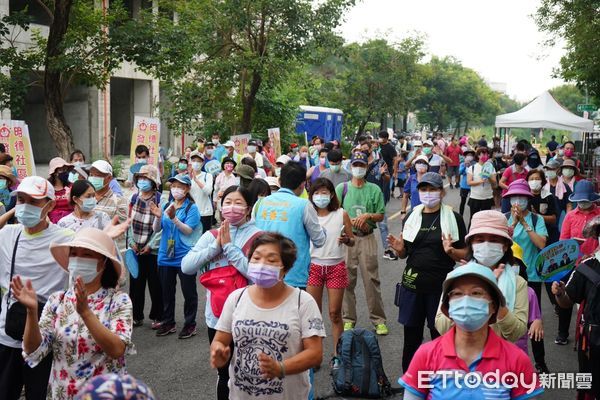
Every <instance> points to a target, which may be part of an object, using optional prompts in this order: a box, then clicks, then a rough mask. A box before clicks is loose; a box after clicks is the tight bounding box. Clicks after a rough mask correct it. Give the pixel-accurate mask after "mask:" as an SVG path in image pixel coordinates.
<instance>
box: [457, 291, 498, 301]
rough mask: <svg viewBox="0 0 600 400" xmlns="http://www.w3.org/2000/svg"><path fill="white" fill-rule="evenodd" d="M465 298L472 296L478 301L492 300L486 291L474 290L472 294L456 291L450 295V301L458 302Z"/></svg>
mask: <svg viewBox="0 0 600 400" xmlns="http://www.w3.org/2000/svg"><path fill="white" fill-rule="evenodd" d="M464 296H471V297H474V298H476V299H485V300H491V298H490V295H489V294H488V292H486V291H485V290H484V289H473V290H471V291H470V292H463V291H462V290H458V289H454V290H451V291H450V292H449V293H448V299H449V300H458V299H461V298H463V297H464Z"/></svg>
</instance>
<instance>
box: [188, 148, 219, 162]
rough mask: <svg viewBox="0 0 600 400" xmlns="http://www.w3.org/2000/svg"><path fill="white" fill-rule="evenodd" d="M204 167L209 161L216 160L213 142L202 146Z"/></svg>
mask: <svg viewBox="0 0 600 400" xmlns="http://www.w3.org/2000/svg"><path fill="white" fill-rule="evenodd" d="M193 153H194V152H192V153H190V158H191V157H192V154H193ZM203 158H204V165H206V164H207V163H208V162H209V161H212V160H217V157H216V155H215V145H214V144H213V142H206V144H205V145H204V157H203Z"/></svg>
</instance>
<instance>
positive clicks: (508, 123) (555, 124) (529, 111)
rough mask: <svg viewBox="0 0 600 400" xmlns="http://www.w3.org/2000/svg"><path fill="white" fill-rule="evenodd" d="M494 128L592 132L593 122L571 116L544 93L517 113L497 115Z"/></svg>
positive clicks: (570, 113)
mask: <svg viewBox="0 0 600 400" xmlns="http://www.w3.org/2000/svg"><path fill="white" fill-rule="evenodd" d="M496 128H534V129H536V128H537V129H539V128H543V129H559V130H564V131H571V132H591V131H593V130H594V121H592V120H590V119H585V118H582V117H578V116H577V115H575V114H573V113H572V112H570V111H569V110H567V109H565V108H564V107H563V106H561V105H560V104H559V103H558V102H557V101H556V100H555V99H554V97H552V95H551V94H550V92H548V91H546V92H544V93H542V94H541V95H539V96H538V97H536V99H535V100H533V101H532V102H531V103H529V104H527V105H526V106H525V107H523V108H521V109H520V110H519V111H515V112H512V113H508V114H502V115H498V116H497V117H496Z"/></svg>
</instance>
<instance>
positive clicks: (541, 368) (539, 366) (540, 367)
mask: <svg viewBox="0 0 600 400" xmlns="http://www.w3.org/2000/svg"><path fill="white" fill-rule="evenodd" d="M535 369H536V370H537V372H538V374H549V373H550V370H549V369H548V366H547V365H546V363H545V362H541V363H535Z"/></svg>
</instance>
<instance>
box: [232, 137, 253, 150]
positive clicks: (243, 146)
mask: <svg viewBox="0 0 600 400" xmlns="http://www.w3.org/2000/svg"><path fill="white" fill-rule="evenodd" d="M251 137H252V135H250V134H249V133H247V134H244V135H235V136H231V137H230V138H229V139H230V140H231V141H232V142H233V143H234V144H235V148H234V149H235V152H236V153H238V154H246V153H247V152H248V150H247V148H248V142H249V141H250V138H251Z"/></svg>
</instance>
